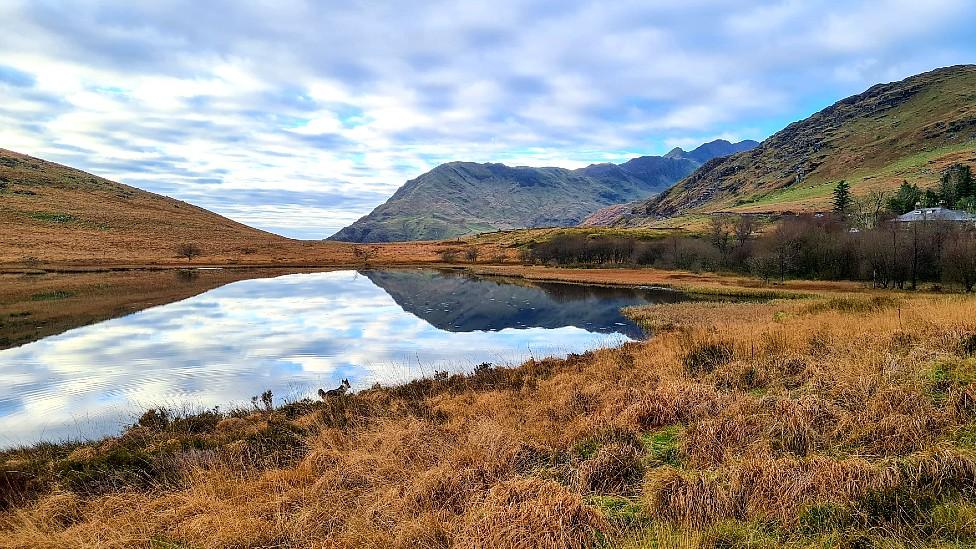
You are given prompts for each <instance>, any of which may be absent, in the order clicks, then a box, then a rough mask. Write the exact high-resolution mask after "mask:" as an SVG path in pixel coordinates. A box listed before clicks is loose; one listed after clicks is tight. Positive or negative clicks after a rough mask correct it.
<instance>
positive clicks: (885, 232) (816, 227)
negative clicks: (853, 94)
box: [525, 214, 976, 291]
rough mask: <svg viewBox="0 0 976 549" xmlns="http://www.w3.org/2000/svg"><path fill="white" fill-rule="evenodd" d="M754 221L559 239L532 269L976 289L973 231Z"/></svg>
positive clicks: (542, 250) (831, 219)
mask: <svg viewBox="0 0 976 549" xmlns="http://www.w3.org/2000/svg"><path fill="white" fill-rule="evenodd" d="M756 231H757V226H756V224H755V222H754V221H753V220H752V218H750V217H746V216H743V217H737V218H733V217H720V218H715V219H713V220H712V221H711V223H710V227H709V230H708V232H707V234H706V235H702V236H671V237H667V238H663V239H656V240H641V239H636V238H629V237H620V236H587V235H576V234H564V235H558V236H556V237H554V238H552V239H551V240H549V241H546V242H542V243H538V244H536V245H534V246H533V247H532V248H531V249H529V250H528V251H527V252H526V254H525V258H526V260H528V261H529V262H533V263H546V264H557V265H588V266H593V265H625V266H650V267H657V268H661V269H684V270H692V271H720V272H738V273H748V274H752V275H755V276H758V277H761V278H763V279H765V280H771V279H779V280H784V279H787V278H804V279H820V280H862V281H868V282H871V283H873V284H874V285H875V286H877V287H881V288H907V287H915V286H917V284H918V283H920V282H929V283H947V284H955V285H958V286H960V287H962V288H964V289H965V290H966V291H972V289H973V286H974V285H976V229H974V227H973V226H972V224H964V223H948V222H924V223H921V222H920V223H911V224H907V223H898V222H896V221H887V222H883V223H880V224H879V225H878V226H877V227H875V228H871V229H858V228H852V227H851V225H850V222H849V219H848V218H847V217H845V216H843V215H834V214H824V215H802V216H795V217H789V218H786V219H784V220H783V221H781V222H780V223H779V224H777V225H776V226H775V227H774V228H772V229H769V230H766V231H765V232H763V233H762V234H758V235H757V232H756Z"/></svg>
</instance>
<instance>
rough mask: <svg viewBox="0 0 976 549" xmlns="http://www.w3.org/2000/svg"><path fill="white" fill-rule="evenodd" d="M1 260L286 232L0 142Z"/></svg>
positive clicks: (96, 255)
mask: <svg viewBox="0 0 976 549" xmlns="http://www.w3.org/2000/svg"><path fill="white" fill-rule="evenodd" d="M0 179H2V180H3V181H5V182H6V184H5V189H4V190H3V191H2V192H0V210H2V212H0V262H12V261H16V260H20V259H22V258H24V257H28V256H34V257H39V258H43V256H44V254H45V253H46V252H48V251H54V252H56V253H57V255H58V256H59V258H65V259H67V258H80V259H98V260H103V261H106V262H113V261H117V260H118V259H119V258H131V257H134V256H153V257H160V258H163V257H171V256H173V255H174V253H173V251H172V250H173V248H174V247H175V245H176V244H177V243H179V242H183V241H190V242H200V243H201V245H205V247H206V248H207V250H208V251H209V253H210V254H212V255H227V254H230V253H235V252H236V253H240V252H239V249H240V248H242V247H247V246H250V247H255V248H268V247H272V246H277V245H280V244H281V243H282V242H283V241H285V239H284V238H282V237H279V236H276V235H272V234H270V233H266V232H263V231H259V230H257V229H253V228H250V227H247V226H245V225H242V224H240V223H237V222H235V221H231V220H229V219H227V218H224V217H221V216H219V215H217V214H214V213H212V212H209V211H207V210H204V209H202V208H198V207H196V206H192V205H190V204H187V203H185V202H181V201H178V200H174V199H171V198H166V197H163V196H160V195H156V194H152V193H148V192H145V191H141V190H139V189H136V188H133V187H129V186H126V185H122V184H119V183H115V182H112V181H108V180H106V179H102V178H100V177H96V176H93V175H91V174H87V173H85V172H82V171H79V170H75V169H72V168H68V167H66V166H62V165H59V164H54V163H51V162H46V161H43V160H40V159H37V158H32V157H29V156H26V155H21V154H18V153H14V152H11V151H7V150H2V149H0Z"/></svg>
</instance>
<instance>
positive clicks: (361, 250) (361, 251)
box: [352, 246, 379, 265]
mask: <svg viewBox="0 0 976 549" xmlns="http://www.w3.org/2000/svg"><path fill="white" fill-rule="evenodd" d="M377 254H379V249H378V248H376V247H375V246H355V247H354V248H353V249H352V255H354V256H355V257H356V259H358V260H359V261H362V262H363V265H369V260H370V259H373V258H374V257H376V255H377Z"/></svg>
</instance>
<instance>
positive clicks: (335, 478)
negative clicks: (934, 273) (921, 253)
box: [0, 294, 976, 548]
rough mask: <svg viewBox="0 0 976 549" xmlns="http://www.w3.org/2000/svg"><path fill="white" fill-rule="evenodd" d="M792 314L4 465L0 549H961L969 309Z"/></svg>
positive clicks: (749, 315)
mask: <svg viewBox="0 0 976 549" xmlns="http://www.w3.org/2000/svg"><path fill="white" fill-rule="evenodd" d="M815 299H817V300H819V301H812V300H809V299H807V300H794V301H787V300H782V301H771V302H768V303H742V304H713V303H682V304H675V305H668V306H665V307H652V308H650V309H647V310H642V311H639V313H640V314H641V316H642V318H644V319H654V318H657V317H658V316H663V317H665V318H666V319H669V320H666V321H659V322H658V324H659V325H661V326H666V329H662V330H661V331H660V332H659V333H658V334H657V335H656V336H655V337H653V338H651V339H650V340H648V341H646V342H641V343H633V344H627V345H625V346H624V347H622V348H619V349H613V350H601V351H596V352H593V353H588V354H586V355H583V356H574V357H570V358H569V359H567V360H545V361H533V362H529V363H527V364H525V365H523V366H521V367H519V368H515V369H495V368H488V369H483V370H480V371H478V372H476V373H473V374H471V375H469V376H454V377H451V378H448V379H446V380H439V381H434V380H419V381H416V382H413V383H410V384H407V385H405V386H401V387H392V388H377V389H371V390H368V391H363V392H361V393H359V394H356V395H353V396H350V397H347V398H344V399H341V400H335V401H332V402H330V403H306V404H295V405H291V406H286V407H284V408H281V409H279V410H275V411H260V412H259V411H252V412H249V413H240V414H235V415H234V417H223V416H221V417H209V418H207V417H204V418H196V419H188V420H180V421H176V420H172V421H170V422H168V423H167V422H160V421H158V420H156V419H153V418H152V417H149V418H147V419H146V420H145V421H143V425H142V426H140V427H136V428H134V429H132V430H130V431H128V432H127V433H125V434H124V435H122V436H120V437H117V438H115V439H110V440H107V441H102V442H98V443H92V444H89V445H84V446H82V447H80V448H79V447H70V448H50V447H46V448H34V449H23V450H19V451H10V452H6V453H4V454H0V464H2V466H0V470H3V471H6V473H5V474H6V475H7V477H6V478H7V481H8V484H11V485H13V484H17V483H20V484H19V485H20V486H21V489H20V491H16V492H15V491H12V490H8V505H9V507H8V509H7V510H6V511H3V512H2V514H0V546H2V547H330V548H332V547H335V548H341V547H364V548H365V547H411V548H414V547H423V548H450V547H458V548H460V547H500V548H522V547H529V548H536V547H537V548H559V547H610V548H638V547H777V546H793V547H811V546H812V547H851V546H858V547H861V546H863V547H917V546H942V547H964V546H971V544H972V543H976V529H974V526H973V525H974V524H976V522H974V517H976V493H974V492H976V385H974V383H976V357H974V356H973V355H974V351H976V299H974V298H971V297H968V296H955V295H951V296H948V295H947V296H936V295H907V294H906V295H902V296H900V297H899V298H898V299H897V300H885V299H880V300H879V299H875V298H874V296H871V295H854V294H852V295H848V296H840V297H838V296H834V297H831V298H815ZM12 472H20V474H21V475H22V476H19V477H18V476H15V475H13V473H12Z"/></svg>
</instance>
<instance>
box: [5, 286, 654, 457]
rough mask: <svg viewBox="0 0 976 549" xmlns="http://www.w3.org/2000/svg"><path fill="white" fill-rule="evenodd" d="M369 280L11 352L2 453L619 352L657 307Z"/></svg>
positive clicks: (139, 318)
mask: <svg viewBox="0 0 976 549" xmlns="http://www.w3.org/2000/svg"><path fill="white" fill-rule="evenodd" d="M368 274H369V276H364V275H362V274H359V273H356V272H353V271H340V272H331V273H314V274H297V275H287V276H282V277H278V278H268V279H255V280H246V281H242V282H236V283H233V284H229V285H227V286H224V287H221V288H218V289H215V290H211V291H209V292H206V293H204V294H201V295H198V296H196V297H192V298H189V299H186V300H183V301H180V302H176V303H171V304H167V305H163V306H159V307H155V308H152V309H147V310H144V311H140V312H138V313H134V314H131V315H129V316H126V317H122V318H117V319H113V320H108V321H105V322H101V323H98V324H94V325H91V326H86V327H82V328H77V329H74V330H71V331H69V332H66V333H63V334H61V335H57V336H53V337H49V338H46V339H43V340H40V341H37V342H34V343H30V344H28V345H24V346H22V347H18V348H14V349H8V350H6V351H0V385H2V386H3V387H4V390H3V394H0V433H3V434H2V435H0V446H8V445H13V444H19V443H29V442H33V441H37V440H58V439H64V438H78V437H94V436H101V435H105V434H112V433H115V432H117V431H118V430H119V429H120V428H121V426H122V425H123V424H124V423H129V422H132V420H133V418H134V415H135V414H137V413H138V411H139V410H141V409H143V408H146V407H150V406H158V405H169V406H176V407H184V406H195V407H211V406H214V405H220V406H223V407H227V406H231V405H234V404H242V403H245V402H246V401H247V400H248V399H249V397H250V396H251V395H256V394H260V393H261V392H262V391H264V390H266V389H271V390H272V391H273V392H274V394H275V395H276V396H279V397H291V398H297V397H301V396H305V395H308V394H312V393H314V391H315V389H317V388H318V387H326V388H328V387H331V386H334V385H335V384H336V383H337V380H339V379H341V378H343V377H348V378H350V379H351V380H352V381H353V384H354V387H360V388H361V387H364V386H368V385H370V384H372V383H373V382H377V381H379V382H383V383H395V382H400V381H405V380H408V379H410V378H413V377H417V376H422V375H430V374H432V373H433V371H434V370H450V371H461V370H468V369H471V368H472V367H473V366H474V365H476V364H479V363H481V362H492V363H496V364H515V363H518V362H521V361H523V360H525V359H527V358H529V357H530V356H535V357H537V358H538V357H543V356H551V355H565V354H566V353H570V352H582V351H584V350H587V349H592V348H596V347H601V346H607V345H616V344H619V343H620V342H622V341H625V340H626V339H628V336H627V335H625V334H629V335H631V336H633V335H634V330H635V329H636V328H635V327H634V326H633V325H632V324H629V325H625V323H621V322H620V320H621V319H622V317H620V315H619V312H618V311H619V307H621V306H624V305H628V304H636V303H641V302H646V301H648V298H647V297H646V296H641V295H638V294H637V293H633V292H631V293H629V294H626V295H623V296H621V295H620V294H619V291H618V292H617V293H616V294H614V295H612V296H608V297H603V298H601V297H600V296H599V295H594V294H593V293H592V292H589V293H585V294H579V295H575V294H573V295H569V296H567V295H565V293H563V294H560V293H559V292H553V291H552V290H549V291H546V290H544V289H543V288H541V287H532V286H528V287H527V286H524V285H521V286H516V285H510V284H503V283H501V282H499V281H489V280H484V279H475V278H471V277H458V276H456V275H446V274H440V273H435V272H431V271H420V270H416V271H398V272H381V273H368ZM371 279H372V280H371ZM574 295H575V297H574ZM398 303H400V304H398ZM499 303H502V305H503V308H507V312H506V313H504V314H503V311H502V309H500V308H499V307H500V306H499ZM574 303H575V304H576V306H574ZM401 304H402V305H403V306H404V307H406V308H407V309H408V310H409V312H407V311H405V310H404V308H402V307H401ZM431 304H435V305H436V307H434V306H432V305H431ZM596 304H602V308H601V307H598V306H596ZM435 308H436V311H435V310H434V309H435ZM594 315H595V316H594ZM608 315H609V316H608ZM583 317H586V318H583ZM425 318H427V320H425ZM595 324H600V325H595ZM584 325H585V326H586V329H583V328H579V327H575V326H584ZM435 326H438V327H435ZM455 326H456V328H455ZM539 326H544V327H539ZM452 330H453V331H452Z"/></svg>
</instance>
